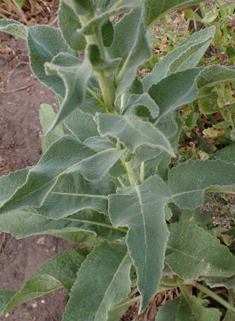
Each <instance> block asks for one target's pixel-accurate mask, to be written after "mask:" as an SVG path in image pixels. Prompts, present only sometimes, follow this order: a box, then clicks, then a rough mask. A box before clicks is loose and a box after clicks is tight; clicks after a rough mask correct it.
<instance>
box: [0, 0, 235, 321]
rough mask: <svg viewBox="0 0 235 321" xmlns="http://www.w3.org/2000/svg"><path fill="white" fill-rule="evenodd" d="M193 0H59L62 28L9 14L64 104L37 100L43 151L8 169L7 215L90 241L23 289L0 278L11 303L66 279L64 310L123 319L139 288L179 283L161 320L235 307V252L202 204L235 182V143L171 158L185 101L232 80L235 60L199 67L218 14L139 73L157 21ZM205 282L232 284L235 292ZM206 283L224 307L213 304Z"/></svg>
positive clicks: (69, 320) (52, 262)
mask: <svg viewBox="0 0 235 321" xmlns="http://www.w3.org/2000/svg"><path fill="white" fill-rule="evenodd" d="M197 3H198V1H190V0H177V1H176V0H169V1H162V0H154V1H153V0H118V1H117V0H112V1H110V0H76V1H75V0H61V1H60V7H59V11H58V19H59V27H58V28H53V27H50V26H43V25H36V26H33V27H29V28H27V27H26V26H25V25H23V24H20V23H19V22H16V21H13V20H0V30H1V31H4V32H8V33H10V34H13V35H15V36H19V37H21V38H23V39H25V40H26V41H27V45H28V49H29V58H30V64H31V68H32V71H33V73H34V75H35V76H36V77H37V78H38V80H39V81H40V82H42V83H43V84H44V85H46V86H47V87H49V88H51V89H52V90H53V92H54V93H55V98H56V106H57V112H54V110H53V108H52V107H51V106H49V105H46V104H42V105H41V110H40V120H41V123H42V127H43V132H44V135H43V137H42V146H43V156H42V158H41V160H40V161H39V163H38V164H37V165H36V166H32V167H28V168H25V169H23V170H20V171H16V172H12V173H10V174H9V175H8V176H5V177H2V178H1V180H0V191H1V198H0V200H1V203H0V214H1V215H0V229H1V230H2V231H4V232H8V233H11V234H12V235H14V236H15V237H16V238H24V237H27V236H30V235H36V234H37V235H39V234H45V233H47V234H51V235H54V236H57V237H63V238H65V239H67V240H69V241H71V242H73V243H83V244H86V245H87V248H77V249H72V250H68V251H64V252H61V253H59V254H58V255H55V256H53V257H52V258H51V259H49V260H48V261H47V262H46V263H45V264H43V265H42V266H41V267H40V268H39V269H38V270H37V271H36V272H35V273H34V274H33V275H32V276H30V277H29V278H27V279H26V281H25V284H24V286H23V287H22V289H21V290H20V291H19V292H13V291H8V290H2V291H0V298H1V300H0V302H1V305H0V311H1V314H4V313H6V312H7V311H9V310H11V309H12V308H14V307H15V306H17V305H19V304H21V303H23V302H25V301H27V300H29V299H33V298H35V297H37V296H39V295H42V294H45V293H48V292H50V291H53V290H55V289H58V288H60V287H64V288H65V289H66V290H67V292H68V294H69V300H68V303H67V305H66V309H65V313H64V315H63V321H78V320H82V321H84V320H95V321H98V320H100V321H101V320H102V321H103V320H109V321H111V320H116V321H118V320H119V319H120V318H121V316H122V315H123V313H124V312H125V311H126V309H127V308H128V307H129V306H130V305H131V304H132V303H133V302H134V301H137V300H139V299H140V300H141V303H140V312H143V311H145V309H146V307H147V306H148V303H149V301H150V299H151V297H152V296H153V295H155V294H156V293H160V292H164V291H166V290H167V289H172V288H175V287H179V289H180V295H179V297H177V298H176V299H174V300H172V301H169V302H167V303H166V304H165V305H164V306H163V307H162V308H161V309H160V310H159V313H158V315H157V317H156V320H157V321H160V320H169V319H172V320H177V321H179V320H189V319H190V320H201V321H203V320H205V321H208V320H213V321H217V320H218V321H219V320H220V318H221V315H222V314H223V316H224V315H225V313H226V318H228V317H230V320H235V317H234V316H235V308H234V306H233V289H232V288H231V284H233V277H234V275H235V258H234V256H233V253H231V252H230V251H229V248H228V247H227V246H224V245H222V244H220V240H219V239H218V238H217V237H216V235H213V233H211V232H210V231H209V230H208V229H207V228H206V224H205V221H204V220H203V217H204V216H203V215H204V213H200V206H202V205H203V204H204V203H205V200H206V198H207V195H208V193H209V192H210V193H229V194H233V193H234V192H235V165H234V157H233V156H234V155H233V149H231V148H232V147H231V146H232V145H229V146H228V147H225V148H224V149H222V150H220V151H219V152H220V153H219V154H217V153H218V152H216V153H215V155H214V159H208V160H206V161H202V160H195V161H193V160H190V161H188V162H185V163H179V164H177V166H174V167H173V168H171V166H169V164H170V163H171V162H172V159H174V158H175V157H176V156H175V154H176V152H177V147H178V140H179V136H180V133H181V130H182V126H183V120H182V117H181V115H180V113H179V108H180V107H181V106H184V105H185V104H189V103H191V102H194V101H196V100H197V99H198V97H200V98H201V97H202V95H203V93H204V92H205V88H207V87H210V86H212V85H214V84H218V83H222V82H228V81H233V80H234V79H235V69H234V67H233V66H230V67H225V66H219V65H215V66H214V65H211V66H208V67H205V68H204V67H197V65H198V63H199V61H200V59H201V58H202V56H203V55H204V53H205V51H206V50H207V48H208V46H209V45H210V43H211V41H212V39H213V37H214V34H215V28H214V27H210V28H207V29H204V30H201V31H199V32H196V33H194V34H192V35H191V36H189V37H188V38H187V39H186V40H185V41H184V42H183V43H182V44H181V45H180V46H179V47H178V48H176V49H175V50H173V51H172V52H170V53H168V54H167V55H166V56H165V57H164V58H163V59H162V60H161V61H160V62H159V63H157V64H156V65H155V66H154V68H153V70H152V72H151V73H149V74H148V75H147V76H146V77H145V78H144V79H143V80H141V79H139V78H138V70H139V68H140V67H141V66H142V65H143V64H144V63H145V62H146V61H149V60H150V59H151V56H152V50H151V47H152V45H153V37H152V32H151V26H152V25H153V24H154V23H155V22H156V21H157V20H158V19H160V18H161V17H162V16H164V15H165V14H166V13H167V12H168V11H171V10H176V9H178V8H180V7H182V6H188V5H193V4H197ZM119 13H124V14H123V15H122V18H120V20H119V22H118V23H116V24H115V25H113V24H112V22H111V19H112V18H113V17H114V16H115V15H116V14H119ZM83 51H85V57H84V59H83V60H82V59H80V57H81V56H82V55H81V54H80V53H81V52H83ZM205 212H206V211H205ZM206 213H207V212H206ZM88 249H89V250H88ZM200 281H203V284H201V283H200ZM207 285H209V286H210V287H214V286H223V287H225V289H226V288H227V289H228V298H229V299H228V301H226V300H224V299H222V298H221V297H220V296H218V295H217V294H216V293H215V292H214V291H212V290H211V289H209V288H208V287H207ZM134 286H137V289H138V291H139V296H137V297H135V298H133V297H132V294H133V292H131V287H134ZM193 289H196V290H195V291H194V292H193ZM192 293H196V295H192ZM204 293H205V294H206V295H207V296H209V297H212V298H213V299H215V300H217V301H218V302H219V303H220V304H221V305H222V306H224V310H221V309H217V308H213V307H208V304H209V303H210V301H209V300H208V299H203V298H202V297H203V294H204ZM226 311H227V312H226Z"/></svg>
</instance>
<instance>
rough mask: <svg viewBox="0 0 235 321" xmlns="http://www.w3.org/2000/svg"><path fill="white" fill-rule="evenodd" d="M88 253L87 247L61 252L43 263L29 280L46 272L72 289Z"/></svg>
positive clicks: (68, 288) (68, 289)
mask: <svg viewBox="0 0 235 321" xmlns="http://www.w3.org/2000/svg"><path fill="white" fill-rule="evenodd" d="M88 254H89V252H88V250H87V249H86V248H77V249H71V250H68V251H64V252H60V253H59V254H57V255H54V256H53V257H52V258H50V259H49V260H47V261H46V263H44V264H43V265H41V266H40V267H39V268H38V269H37V271H35V272H34V273H33V275H31V276H30V277H29V278H28V280H29V279H31V278H33V277H35V276H36V275H40V274H41V275H43V274H46V275H49V276H52V277H54V278H55V279H56V280H58V281H59V282H60V283H61V284H62V285H63V287H64V288H65V289H66V290H67V291H70V289H71V287H72V285H73V283H74V282H75V280H76V278H77V271H78V270H79V269H80V267H81V264H82V262H83V261H84V260H85V259H86V256H87V255H88Z"/></svg>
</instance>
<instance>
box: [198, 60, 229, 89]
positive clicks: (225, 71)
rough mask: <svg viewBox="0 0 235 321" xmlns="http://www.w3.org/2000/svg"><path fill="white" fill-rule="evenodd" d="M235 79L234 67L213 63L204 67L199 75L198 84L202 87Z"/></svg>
mask: <svg viewBox="0 0 235 321" xmlns="http://www.w3.org/2000/svg"><path fill="white" fill-rule="evenodd" d="M234 79H235V69H234V68H229V67H224V66H219V65H212V66H208V67H206V68H203V69H202V71H201V73H200V75H199V76H198V77H197V86H198V88H199V89H200V88H203V87H205V86H212V85H215V84H219V83H221V82H229V81H233V80H234Z"/></svg>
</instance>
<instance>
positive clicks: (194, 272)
mask: <svg viewBox="0 0 235 321" xmlns="http://www.w3.org/2000/svg"><path fill="white" fill-rule="evenodd" d="M169 230H170V237H169V240H168V243H167V250H166V259H165V262H166V263H167V264H168V265H169V266H170V268H171V269H172V271H174V272H175V273H176V274H177V275H178V276H179V277H181V278H183V279H185V280H189V279H197V278H198V277H199V276H223V277H230V276H232V275H234V273H235V258H234V256H233V255H232V254H231V253H230V252H229V249H228V248H227V247H226V246H224V245H221V244H220V242H219V240H218V239H217V238H216V237H214V236H212V235H211V234H209V233H208V232H206V231H205V230H204V229H203V228H201V227H199V226H197V224H196V223H194V222H189V221H188V220H187V221H181V222H180V223H174V224H171V226H170V228H169ZM218 258H219V259H218Z"/></svg>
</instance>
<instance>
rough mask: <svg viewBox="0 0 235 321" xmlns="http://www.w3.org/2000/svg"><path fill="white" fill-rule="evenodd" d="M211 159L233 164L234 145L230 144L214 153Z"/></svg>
mask: <svg viewBox="0 0 235 321" xmlns="http://www.w3.org/2000/svg"><path fill="white" fill-rule="evenodd" d="M211 159H215V160H216V159H219V160H223V161H225V162H233V163H234V162H235V143H233V144H230V145H228V146H226V147H224V148H222V149H220V150H218V151H216V152H215V153H214V154H213V155H212V156H211Z"/></svg>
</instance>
